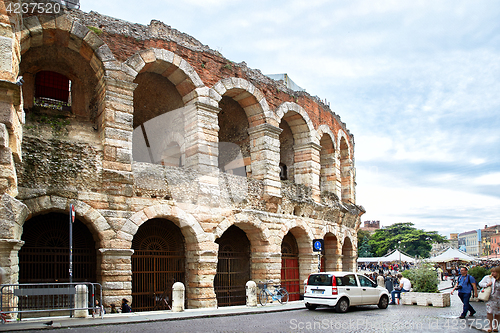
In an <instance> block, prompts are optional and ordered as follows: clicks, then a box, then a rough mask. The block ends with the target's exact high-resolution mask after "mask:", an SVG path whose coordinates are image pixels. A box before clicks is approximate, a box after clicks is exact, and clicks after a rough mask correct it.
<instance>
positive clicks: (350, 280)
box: [342, 274, 358, 287]
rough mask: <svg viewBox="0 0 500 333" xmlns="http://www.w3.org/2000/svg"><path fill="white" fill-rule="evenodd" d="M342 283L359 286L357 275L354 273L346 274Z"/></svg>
mask: <svg viewBox="0 0 500 333" xmlns="http://www.w3.org/2000/svg"><path fill="white" fill-rule="evenodd" d="M342 285H343V286H348V287H357V286H358V284H357V283H356V277H355V276H354V274H349V275H345V276H343V277H342Z"/></svg>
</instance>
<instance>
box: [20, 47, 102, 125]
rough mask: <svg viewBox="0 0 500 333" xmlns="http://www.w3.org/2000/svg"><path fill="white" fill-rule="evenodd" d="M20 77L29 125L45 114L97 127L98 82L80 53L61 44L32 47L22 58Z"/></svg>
mask: <svg viewBox="0 0 500 333" xmlns="http://www.w3.org/2000/svg"><path fill="white" fill-rule="evenodd" d="M20 75H22V76H23V79H24V84H23V100H24V108H25V109H26V110H27V120H28V121H33V120H37V121H38V120H39V119H37V118H36V115H38V114H43V115H45V116H46V117H47V115H49V116H57V117H59V118H67V119H69V120H71V119H73V118H76V119H77V120H79V121H83V122H86V121H88V122H90V123H92V124H93V125H95V124H94V123H95V120H96V117H97V109H98V106H97V105H98V103H97V101H98V100H99V99H100V97H99V96H98V88H97V87H99V84H98V79H97V77H96V73H95V71H94V70H93V69H92V67H91V66H90V63H89V62H88V61H87V60H86V59H85V58H84V57H83V56H82V55H81V54H80V53H78V52H75V51H73V50H71V49H69V48H67V47H65V46H62V45H60V44H59V43H55V44H53V45H43V46H39V47H32V48H30V49H29V50H27V51H26V52H25V53H24V54H23V55H22V58H21V64H20ZM33 118H35V119H33ZM89 127H90V126H89ZM90 129H92V127H90Z"/></svg>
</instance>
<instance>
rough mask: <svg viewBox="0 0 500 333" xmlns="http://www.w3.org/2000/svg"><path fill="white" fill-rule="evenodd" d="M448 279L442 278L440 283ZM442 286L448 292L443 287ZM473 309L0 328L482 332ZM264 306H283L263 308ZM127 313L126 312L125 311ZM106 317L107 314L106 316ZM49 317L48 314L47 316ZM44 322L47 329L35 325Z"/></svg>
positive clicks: (139, 318)
mask: <svg viewBox="0 0 500 333" xmlns="http://www.w3.org/2000/svg"><path fill="white" fill-rule="evenodd" d="M450 285H451V283H450V282H449V281H446V282H441V283H440V286H439V287H440V289H444V288H447V287H449V286H450ZM445 292H449V289H448V290H445ZM471 304H472V306H473V307H474V308H475V309H476V311H477V313H476V316H475V317H474V318H468V319H462V320H460V319H458V316H459V315H460V313H461V312H462V302H461V301H460V299H459V298H458V296H457V294H455V295H452V296H451V307H447V308H438V307H430V306H427V307H423V306H417V305H392V306H389V308H388V309H385V310H381V309H378V308H377V307H376V306H365V307H357V308H351V309H350V310H349V311H348V312H347V313H343V314H340V313H336V312H335V311H334V310H333V309H331V308H318V309H317V310H315V311H309V310H307V309H305V307H303V303H298V302H291V303H289V304H288V305H287V306H281V305H278V304H276V305H277V306H276V305H268V306H265V307H261V306H259V307H256V308H247V307H244V306H243V307H233V308H231V307H229V308H219V309H197V310H188V311H185V312H177V313H172V312H168V313H164V314H162V313H161V312H152V313H140V315H139V313H138V314H135V315H134V314H133V316H122V314H120V315H118V316H116V315H115V316H113V315H106V316H105V319H104V320H103V319H83V320H82V319H80V320H77V319H70V318H59V319H56V318H54V325H53V326H44V325H43V323H42V322H41V321H38V322H34V323H29V322H26V323H12V324H11V323H8V324H5V325H0V331H15V330H22V331H24V332H26V331H29V332H46V331H47V329H49V330H56V331H59V329H64V330H65V331H71V332H78V333H79V332H82V333H93V332H106V333H114V332H116V333H126V332H190V333H192V332H249V333H261V332H349V333H352V332H363V333H364V332H375V333H378V332H397V333H401V332H421V333H424V332H425V333H428V332H429V333H434V332H439V333H447V332H450V333H451V332H453V333H457V332H460V333H462V332H464V333H465V332H480V331H485V330H486V328H487V326H488V323H487V320H486V309H485V308H486V306H485V303H477V302H472V303H471ZM264 311H283V312H265V313H264ZM123 315H125V314H123ZM106 318H107V319H106ZM47 320H49V319H47ZM42 327H44V328H45V329H39V328H42Z"/></svg>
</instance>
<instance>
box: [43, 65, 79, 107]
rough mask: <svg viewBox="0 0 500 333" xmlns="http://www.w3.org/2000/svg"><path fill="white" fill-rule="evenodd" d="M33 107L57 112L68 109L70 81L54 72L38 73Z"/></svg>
mask: <svg viewBox="0 0 500 333" xmlns="http://www.w3.org/2000/svg"><path fill="white" fill-rule="evenodd" d="M35 105H37V106H42V107H49V108H55V109H59V110H62V109H63V108H68V107H70V106H71V81H70V79H68V78H67V77H66V76H64V75H62V74H59V73H56V72H51V71H41V72H38V73H37V74H36V77H35Z"/></svg>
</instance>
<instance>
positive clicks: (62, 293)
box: [0, 282, 104, 320]
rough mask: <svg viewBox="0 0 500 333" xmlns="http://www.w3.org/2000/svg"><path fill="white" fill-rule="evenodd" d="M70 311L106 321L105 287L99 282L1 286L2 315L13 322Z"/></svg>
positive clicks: (0, 304) (72, 314) (78, 315)
mask: <svg viewBox="0 0 500 333" xmlns="http://www.w3.org/2000/svg"><path fill="white" fill-rule="evenodd" d="M55 311H57V312H63V311H66V312H69V316H71V317H72V316H75V317H87V316H88V315H89V311H90V314H91V315H92V317H95V316H96V315H97V316H100V317H101V318H103V315H104V309H103V307H102V287H101V285H100V284H99V283H91V282H74V283H23V284H2V285H0V312H1V313H2V314H4V315H9V314H10V317H11V318H12V319H14V318H16V314H19V317H17V318H18V319H19V320H20V319H22V316H23V314H25V315H32V316H36V315H37V314H39V313H44V312H55Z"/></svg>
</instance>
